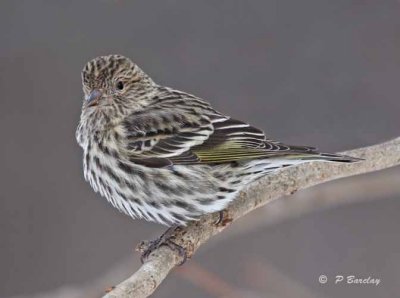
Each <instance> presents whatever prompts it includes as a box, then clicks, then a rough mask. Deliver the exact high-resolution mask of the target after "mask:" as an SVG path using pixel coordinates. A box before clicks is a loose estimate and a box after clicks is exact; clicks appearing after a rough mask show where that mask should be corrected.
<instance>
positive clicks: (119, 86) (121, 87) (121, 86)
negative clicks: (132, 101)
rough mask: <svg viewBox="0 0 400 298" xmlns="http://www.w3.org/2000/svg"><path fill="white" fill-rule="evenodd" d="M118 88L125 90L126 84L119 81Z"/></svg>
mask: <svg viewBox="0 0 400 298" xmlns="http://www.w3.org/2000/svg"><path fill="white" fill-rule="evenodd" d="M116 87H117V89H118V90H122V89H124V83H122V82H121V81H118V82H117V85H116Z"/></svg>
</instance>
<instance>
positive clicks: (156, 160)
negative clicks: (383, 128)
mask: <svg viewBox="0 0 400 298" xmlns="http://www.w3.org/2000/svg"><path fill="white" fill-rule="evenodd" d="M82 85H83V93H84V98H83V104H82V110H81V115H80V121H79V124H78V127H77V130H76V139H77V142H78V144H79V145H80V147H82V149H83V171H84V178H85V180H87V181H88V182H89V183H90V185H91V187H92V188H93V189H94V190H95V191H96V192H98V193H100V195H101V196H103V197H105V198H106V199H107V200H108V201H109V202H110V203H111V204H112V205H113V206H114V207H115V208H117V209H118V210H119V211H121V212H123V213H125V214H126V215H128V216H130V217H132V218H139V219H145V220H148V221H152V222H156V223H159V224H163V225H166V226H169V227H171V226H184V225H186V224H187V223H188V222H191V221H196V220H198V219H199V218H200V217H201V216H202V215H204V214H209V213H214V212H221V211H222V210H224V209H225V208H226V207H227V206H228V205H229V204H230V203H231V202H232V201H233V200H234V199H235V198H236V197H237V195H238V193H239V192H240V190H242V189H243V188H244V187H246V186H247V185H248V184H249V183H251V182H253V181H255V180H257V179H260V178H261V177H263V176H265V175H269V174H271V173H274V172H276V171H279V170H280V169H283V168H285V167H289V166H292V165H296V164H299V163H305V162H339V163H352V162H356V161H359V159H357V158H354V157H350V156H343V155H337V154H330V153H321V152H319V151H318V150H317V149H316V148H314V147H309V146H294V145H286V144H284V143H281V142H278V141H275V140H272V139H269V138H268V137H267V136H266V135H265V133H264V132H263V131H262V130H261V129H259V128H256V127H254V126H252V125H250V124H248V123H246V122H244V121H240V120H236V119H234V118H231V117H230V116H228V115H225V114H223V113H221V112H219V111H217V110H215V109H214V108H213V107H212V106H211V104H210V103H209V102H208V101H206V100H203V99H202V98H200V97H197V96H195V95H192V94H190V93H187V92H183V91H179V90H176V89H174V88H170V87H165V86H162V85H159V84H157V83H156V82H154V81H153V79H152V78H151V77H150V76H149V75H147V74H146V73H145V72H144V71H143V70H142V69H141V68H139V66H137V65H136V64H135V63H134V62H133V61H132V60H131V59H129V58H126V57H124V56H122V55H107V56H100V57H97V58H95V59H92V60H90V61H89V62H88V63H87V64H86V65H85V66H84V68H83V70H82Z"/></svg>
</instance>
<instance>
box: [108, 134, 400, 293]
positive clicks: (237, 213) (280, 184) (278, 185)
mask: <svg viewBox="0 0 400 298" xmlns="http://www.w3.org/2000/svg"><path fill="white" fill-rule="evenodd" d="M341 154H345V155H349V156H354V157H359V158H364V159H365V161H362V162H357V163H352V164H339V163H329V162H310V163H305V164H300V165H295V166H291V167H288V168H284V169H282V170H280V171H278V172H276V173H274V174H271V175H268V176H265V177H264V178H262V179H260V180H258V181H257V182H254V183H252V184H250V185H249V186H248V187H247V188H246V189H244V190H243V191H242V192H241V193H240V194H239V196H238V198H237V199H236V200H235V201H234V202H233V203H232V204H231V205H230V206H229V207H228V208H227V209H226V210H225V211H224V220H223V222H222V224H219V225H215V222H216V221H217V218H218V215H217V214H209V215H205V216H203V217H202V218H201V219H200V220H199V221H197V222H192V223H189V224H188V225H187V226H186V227H184V228H180V229H178V230H176V231H175V233H174V235H173V237H174V240H173V241H174V242H175V243H176V244H178V245H180V246H182V247H184V248H185V249H186V251H187V254H188V257H191V256H192V255H193V254H194V253H195V252H196V250H197V249H198V248H199V247H200V246H201V245H202V244H203V243H205V242H206V241H207V240H208V239H210V238H211V237H212V236H214V235H215V234H218V233H220V232H221V231H223V230H224V229H225V228H226V227H227V226H229V225H230V224H231V223H232V222H233V221H235V220H236V219H238V218H240V217H242V216H244V215H245V214H247V213H249V212H250V211H252V210H254V209H256V208H258V207H260V206H263V205H265V204H266V203H268V202H270V201H272V200H274V199H277V198H280V197H282V196H285V195H289V194H293V193H294V192H296V191H297V190H300V189H304V188H307V187H311V186H314V185H316V184H320V183H323V182H327V181H331V180H334V179H338V178H343V177H348V176H354V175H358V174H363V173H369V172H373V171H378V170H382V169H386V168H389V167H393V166H396V165H399V164H400V137H399V138H396V139H394V140H391V141H388V142H385V143H382V144H378V145H374V146H370V147H365V148H360V149H355V150H351V151H346V152H341ZM145 248H146V244H145V243H142V244H141V245H140V246H139V248H138V249H139V250H144V249H145ZM181 261H182V259H181V257H180V256H179V254H178V253H177V252H175V251H172V250H171V249H169V248H168V247H166V246H161V247H160V248H158V249H157V250H155V251H153V252H152V253H151V254H150V256H149V258H148V259H147V260H146V262H145V263H144V264H143V265H142V267H141V268H139V270H138V271H136V272H135V273H134V274H133V275H132V276H131V277H129V278H128V279H127V280H125V281H123V282H122V283H120V284H119V285H117V286H116V287H115V288H114V289H113V290H112V291H111V292H109V293H108V294H106V295H105V296H104V297H103V298H128V297H135V298H144V297H148V296H149V295H151V294H152V293H153V292H154V291H155V289H156V288H157V287H158V286H159V285H160V283H161V282H162V281H163V280H164V279H165V278H166V276H167V275H168V273H169V272H170V271H171V270H172V269H173V268H174V267H175V266H176V265H178V264H179V263H180V262H181Z"/></svg>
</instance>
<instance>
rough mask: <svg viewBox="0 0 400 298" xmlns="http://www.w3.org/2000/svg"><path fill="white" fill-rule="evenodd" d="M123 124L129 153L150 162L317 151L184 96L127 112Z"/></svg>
mask: <svg viewBox="0 0 400 298" xmlns="http://www.w3.org/2000/svg"><path fill="white" fill-rule="evenodd" d="M172 98H173V99H174V100H172ZM123 127H124V130H125V131H126V133H125V134H126V140H127V141H126V149H127V152H128V153H129V158H130V159H131V160H132V161H134V162H136V163H139V164H144V165H147V166H151V167H162V166H167V165H171V164H208V163H227V162H233V161H240V160H249V159H257V158H267V157H277V156H287V157H289V156H293V155H295V156H301V155H302V154H306V155H309V154H313V153H314V154H317V152H315V151H314V150H315V149H314V148H312V147H300V146H288V145H284V144H282V143H279V142H275V141H272V140H267V139H266V137H265V134H264V132H263V131H261V130H260V129H258V128H255V127H253V126H250V125H249V124H246V123H244V122H241V121H238V120H234V119H231V118H229V117H227V116H224V115H222V114H220V113H218V112H216V111H215V110H213V109H212V108H211V107H210V106H209V104H208V103H206V102H204V101H202V100H200V99H198V98H194V97H187V98H183V99H182V96H181V95H180V96H177V97H171V100H170V101H166V100H164V101H163V102H162V103H161V104H160V105H158V106H157V105H155V106H154V107H153V108H150V109H148V110H146V111H141V112H140V113H135V114H132V115H130V116H128V117H127V118H126V119H125V121H124V122H123Z"/></svg>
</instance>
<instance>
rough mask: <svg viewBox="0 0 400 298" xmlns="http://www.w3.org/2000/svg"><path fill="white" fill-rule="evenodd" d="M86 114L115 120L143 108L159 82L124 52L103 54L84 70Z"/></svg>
mask: <svg viewBox="0 0 400 298" xmlns="http://www.w3.org/2000/svg"><path fill="white" fill-rule="evenodd" d="M82 84H83V92H84V100H83V108H82V114H83V115H82V116H90V115H96V116H101V115H103V116H105V117H106V118H110V119H113V120H118V119H119V118H120V117H123V116H124V115H126V114H128V113H132V112H135V111H140V110H141V109H142V108H143V107H145V106H146V105H147V104H148V102H149V97H151V96H152V93H153V92H152V91H154V89H155V86H156V84H155V83H154V82H153V81H152V80H151V78H150V77H149V76H147V75H146V74H145V73H144V72H143V71H142V70H141V69H140V68H139V67H138V66H137V65H136V64H135V63H133V62H132V61H131V60H130V59H128V58H126V57H124V56H121V55H109V56H100V57H97V58H95V59H93V60H91V61H89V62H88V63H87V64H86V65H85V67H84V68H83V70H82Z"/></svg>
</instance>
